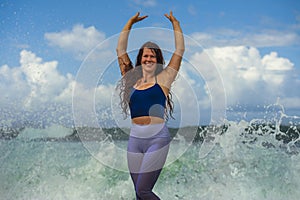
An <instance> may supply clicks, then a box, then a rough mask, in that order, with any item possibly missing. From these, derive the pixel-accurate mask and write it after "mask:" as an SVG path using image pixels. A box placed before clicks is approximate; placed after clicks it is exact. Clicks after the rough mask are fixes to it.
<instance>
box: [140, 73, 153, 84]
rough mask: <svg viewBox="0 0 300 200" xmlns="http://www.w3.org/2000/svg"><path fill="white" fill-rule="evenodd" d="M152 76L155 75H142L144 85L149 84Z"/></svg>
mask: <svg viewBox="0 0 300 200" xmlns="http://www.w3.org/2000/svg"><path fill="white" fill-rule="evenodd" d="M154 76H155V74H149V73H143V78H142V81H143V82H144V83H147V82H149V81H150V80H151V79H153V77H154Z"/></svg>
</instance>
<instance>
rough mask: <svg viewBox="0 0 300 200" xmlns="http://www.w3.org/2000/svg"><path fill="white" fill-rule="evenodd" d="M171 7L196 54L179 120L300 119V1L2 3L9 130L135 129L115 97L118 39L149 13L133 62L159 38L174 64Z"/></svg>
mask: <svg viewBox="0 0 300 200" xmlns="http://www.w3.org/2000/svg"><path fill="white" fill-rule="evenodd" d="M171 10H172V11H173V14H174V16H175V17H176V18H177V19H178V20H179V21H180V24H181V27H182V29H183V32H184V35H185V44H186V52H185V54H184V59H183V62H182V66H181V70H180V73H179V75H178V79H177V80H176V81H175V83H174V85H173V86H172V91H173V94H174V95H173V97H174V103H175V113H174V116H175V120H173V121H171V122H170V123H173V124H174V125H176V126H185V125H194V124H209V123H211V122H212V121H218V120H222V119H223V118H225V119H227V120H232V121H241V120H247V121H251V120H253V119H266V118H267V119H270V120H273V119H274V118H276V119H278V113H281V114H280V116H281V117H282V116H283V115H284V116H285V118H286V120H287V121H290V120H292V121H293V120H294V121H297V120H298V119H299V118H298V116H300V92H299V86H300V70H299V69H300V56H299V55H300V1H297V0H276V1H274V0H272V1H271V0H253V1H238V0H228V1H222V0H209V1H208V0H202V1H192V0H185V1H158V0H145V1H142V0H127V1H114V0H109V1H108V0H102V1H96V0H86V1H71V0H65V1H57V0H52V1H38V0H32V1H30V2H26V1H20V0H15V1H8V0H1V1H0V26H1V29H0V45H1V49H0V58H1V59H0V72H1V73H0V92H1V94H2V97H1V99H0V109H1V111H2V112H1V114H0V117H1V118H0V120H1V121H0V124H1V125H2V126H3V125H7V126H16V125H19V126H22V125H24V124H25V125H33V126H34V125H36V124H38V125H44V124H51V123H58V124H68V125H72V124H74V121H75V124H76V123H79V124H80V125H83V124H82V123H83V122H82V121H84V123H91V121H94V122H95V124H101V125H100V126H103V124H109V123H117V125H118V126H125V125H128V119H126V120H125V122H124V121H123V117H122V114H121V113H120V110H119V107H118V97H117V96H118V94H117V92H116V90H115V87H116V84H117V81H118V80H119V79H120V78H121V76H120V72H119V69H118V65H117V62H116V59H117V58H116V54H115V48H116V42H117V39H118V34H119V33H120V31H121V30H122V27H123V26H124V24H125V23H126V22H127V20H128V19H129V18H130V17H131V16H133V15H134V14H135V13H136V12H140V13H141V15H148V16H149V17H148V18H147V19H145V20H143V21H142V22H140V23H137V24H135V25H134V27H133V30H132V32H131V36H130V38H129V46H128V52H129V54H130V57H131V59H132V60H133V61H134V60H135V55H136V53H137V49H138V48H139V47H140V46H141V45H142V44H143V42H146V41H148V40H150V41H154V42H156V43H158V44H159V45H160V46H161V48H162V49H163V52H164V53H165V59H166V63H168V60H169V59H170V56H171V53H172V51H173V50H174V41H173V39H174V38H173V35H172V26H171V24H170V22H169V21H168V20H167V19H166V18H165V17H164V14H165V13H169V12H170V11H171ZM74 110H75V111H74ZM270 113H271V114H270ZM266 115H269V116H267V117H266ZM83 116H84V120H83ZM86 116H90V117H87V118H86ZM74 118H75V119H74ZM79 121H80V122H79ZM95 124H94V123H91V124H89V125H95Z"/></svg>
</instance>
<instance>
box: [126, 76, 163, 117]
mask: <svg viewBox="0 0 300 200" xmlns="http://www.w3.org/2000/svg"><path fill="white" fill-rule="evenodd" d="M155 80H156V77H155ZM166 99H167V98H166V95H165V93H164V92H163V90H162V88H161V87H160V85H159V84H158V83H157V80H156V82H155V84H154V85H153V86H151V87H149V88H146V89H144V90H138V89H135V88H133V87H132V90H131V93H130V101H129V108H130V114H131V119H133V118H135V117H141V116H154V117H159V118H162V119H164V113H165V108H166Z"/></svg>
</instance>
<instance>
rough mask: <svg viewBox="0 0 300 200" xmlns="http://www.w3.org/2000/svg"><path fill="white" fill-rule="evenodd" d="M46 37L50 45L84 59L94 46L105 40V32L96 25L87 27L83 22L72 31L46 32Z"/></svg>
mask: <svg viewBox="0 0 300 200" xmlns="http://www.w3.org/2000/svg"><path fill="white" fill-rule="evenodd" d="M45 39H46V40H47V41H48V42H49V44H50V45H52V46H58V47H59V48H61V49H63V50H64V51H66V52H71V53H73V54H74V55H75V56H76V57H77V58H78V59H80V60H82V59H83V58H84V57H85V56H86V55H87V54H88V53H89V52H90V51H91V50H92V49H93V48H95V47H96V46H97V45H98V44H100V43H101V42H102V41H104V40H105V34H104V33H103V32H100V31H98V30H97V29H96V28H95V27H94V26H90V27H87V28H85V27H84V26H83V25H82V24H78V25H75V26H74V27H73V28H72V30H71V31H67V30H66V31H61V32H57V33H46V34H45Z"/></svg>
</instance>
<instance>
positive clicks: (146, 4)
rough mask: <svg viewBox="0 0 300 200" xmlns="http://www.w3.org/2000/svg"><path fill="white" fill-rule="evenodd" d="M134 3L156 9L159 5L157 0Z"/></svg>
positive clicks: (135, 0) (143, 0)
mask: <svg viewBox="0 0 300 200" xmlns="http://www.w3.org/2000/svg"><path fill="white" fill-rule="evenodd" d="M133 2H134V3H135V4H137V5H140V6H144V7H154V6H156V5H157V3H156V0H133Z"/></svg>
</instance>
